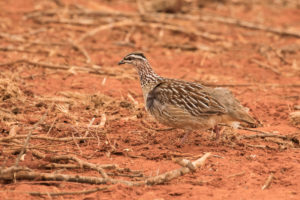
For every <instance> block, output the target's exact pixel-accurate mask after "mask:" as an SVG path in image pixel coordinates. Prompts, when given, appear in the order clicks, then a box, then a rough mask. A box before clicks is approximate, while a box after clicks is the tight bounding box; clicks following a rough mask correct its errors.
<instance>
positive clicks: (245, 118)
mask: <svg viewBox="0 0 300 200" xmlns="http://www.w3.org/2000/svg"><path fill="white" fill-rule="evenodd" d="M118 64H119V65H123V64H129V65H133V66H134V67H135V69H136V70H137V73H138V75H139V80H140V84H141V88H142V92H143V98H144V104H145V109H146V111H147V112H148V113H150V115H152V116H153V117H154V118H155V119H156V120H157V121H158V122H159V123H161V124H163V125H166V126H169V127H172V128H178V129H183V130H184V132H185V135H184V136H183V138H182V140H181V143H180V146H181V144H183V143H184V141H185V139H186V138H187V137H188V135H189V134H190V133H191V132H192V131H193V130H200V131H206V130H208V129H212V130H213V131H214V132H215V133H216V137H217V138H218V137H219V132H220V126H219V125H220V124H225V125H229V126H236V124H237V123H238V124H242V125H248V126H250V127H256V126H257V125H258V123H257V121H256V120H255V119H254V118H253V117H252V116H250V114H249V113H248V109H247V108H245V107H243V106H242V105H241V103H240V102H239V101H238V100H237V99H236V98H235V97H234V95H233V94H232V92H231V91H229V90H228V89H226V88H221V87H216V88H213V87H208V86H205V85H202V84H199V83H195V82H187V81H183V80H178V79H170V78H164V77H161V76H159V75H157V74H156V73H155V72H154V70H153V69H152V67H151V65H150V63H149V61H148V60H147V58H146V57H145V55H144V54H143V53H141V52H133V53H130V54H128V55H126V56H125V57H124V58H123V59H122V60H121V61H120V62H119V63H118Z"/></svg>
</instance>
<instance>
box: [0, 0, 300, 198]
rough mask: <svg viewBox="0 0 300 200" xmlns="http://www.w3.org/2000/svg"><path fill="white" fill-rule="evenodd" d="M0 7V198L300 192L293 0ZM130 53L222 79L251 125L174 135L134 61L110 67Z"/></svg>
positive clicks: (201, 77)
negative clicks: (153, 110)
mask: <svg viewBox="0 0 300 200" xmlns="http://www.w3.org/2000/svg"><path fill="white" fill-rule="evenodd" d="M165 2H168V3H167V4H166V3H165ZM0 10H1V12H0V93H1V94H0V104H1V106H0V134H1V135H0V166H1V168H0V183H1V185H0V188H1V189H0V199H40V198H45V199H85V200H93V199H157V200H158V199H203V198H205V199H232V200H235V199H281V200H282V199H295V200H296V199H300V167H299V166H300V148H299V140H300V119H299V112H300V78H299V77H300V2H299V1H297V0H294V1H293V0H266V1H259V0H252V1H242V0H223V1H221V0H215V1H202V0H198V1H192V0H181V1H178V0H174V1H163V0H156V1H134V0H125V1H121V0H112V1H109V0H102V1H100V0H98V1H93V0H89V1H84V0H52V1H50V0H49V1H46V0H37V1H34V0H26V1H24V0H14V1H13V0H7V1H4V0H2V1H0ZM134 51H141V52H143V53H144V54H145V56H146V57H147V58H148V59H149V62H150V63H151V65H152V66H153V68H154V70H155V71H156V72H157V73H158V74H160V75H161V76H164V77H169V78H177V79H183V80H187V81H194V82H199V83H202V84H205V85H209V86H215V87H220V86H221V87H226V88H228V89H230V90H231V91H232V92H233V93H234V95H235V96H236V97H237V98H238V99H239V100H240V101H241V103H242V104H243V105H244V106H245V107H248V108H249V109H250V113H251V115H253V117H254V118H255V119H257V120H258V121H259V122H260V123H261V126H260V127H258V128H256V129H238V130H232V129H231V128H225V130H224V132H223V134H222V135H221V138H220V139H219V140H216V139H215V137H214V135H213V134H212V133H211V131H210V130H208V131H207V132H199V131H195V132H193V134H191V135H190V137H189V138H188V140H187V141H186V143H185V144H184V145H183V146H182V147H177V146H176V143H178V142H179V141H180V139H181V138H182V137H183V135H184V133H183V131H182V130H174V129H169V128H168V127H164V126H162V125H160V124H159V123H157V122H156V121H155V120H154V119H152V118H151V117H150V116H149V115H148V114H147V113H146V111H145V109H144V102H143V97H142V92H141V88H140V85H139V80H138V76H137V73H136V71H135V69H134V68H133V67H132V66H126V65H125V66H124V65H122V66H118V65H117V63H118V62H119V61H120V60H121V59H122V58H123V57H124V56H125V55H126V54H128V53H131V52H134ZM297 113H298V118H297ZM255 131H256V132H255ZM26 141H27V142H26ZM208 152H210V153H211V154H210V156H209V157H208V158H207V160H206V161H205V163H204V164H203V165H202V166H201V167H199V169H196V171H194V172H191V169H190V168H188V167H189V166H188V165H183V168H182V169H184V170H186V171H187V172H188V171H190V172H188V173H186V174H184V175H183V174H180V173H179V174H178V176H175V177H172V179H171V178H168V177H170V176H171V175H170V174H167V175H165V176H164V173H168V172H170V171H171V170H176V169H180V168H181V167H182V166H180V165H179V164H177V163H176V162H174V161H180V160H181V161H182V160H184V161H186V160H189V161H195V160H197V159H199V158H201V157H202V156H203V155H205V154H206V153H208ZM182 162H183V161H182ZM161 174H162V175H161ZM157 175H161V177H164V178H162V179H161V180H158V179H155V181H153V182H151V184H150V183H149V180H150V179H151V178H152V179H153V177H157ZM169 179H171V180H169ZM101 181H102V182H101ZM147 181H148V182H147ZM96 183H98V184H96ZM133 185H139V186H133Z"/></svg>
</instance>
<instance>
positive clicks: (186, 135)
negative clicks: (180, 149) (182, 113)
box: [179, 130, 191, 146]
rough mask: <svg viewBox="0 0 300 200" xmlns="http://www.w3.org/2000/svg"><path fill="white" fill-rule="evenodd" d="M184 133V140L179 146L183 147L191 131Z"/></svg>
mask: <svg viewBox="0 0 300 200" xmlns="http://www.w3.org/2000/svg"><path fill="white" fill-rule="evenodd" d="M184 133H185V134H184V136H183V138H182V139H181V140H180V143H179V146H182V145H183V144H184V142H185V140H186V139H187V138H188V137H189V135H190V133H191V131H190V130H185V131H184Z"/></svg>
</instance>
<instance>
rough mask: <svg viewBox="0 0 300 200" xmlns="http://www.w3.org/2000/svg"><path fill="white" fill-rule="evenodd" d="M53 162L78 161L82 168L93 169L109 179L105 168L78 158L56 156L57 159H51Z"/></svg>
mask: <svg viewBox="0 0 300 200" xmlns="http://www.w3.org/2000/svg"><path fill="white" fill-rule="evenodd" d="M50 160H51V161H56V162H57V161H58V160H73V161H76V162H77V163H78V164H79V166H80V168H83V167H86V168H89V169H93V170H96V171H97V172H99V173H100V174H101V175H102V177H103V178H106V179H107V178H108V176H107V174H106V172H105V171H104V170H103V168H102V167H101V166H100V165H96V164H93V163H89V162H86V161H83V160H80V159H79V158H77V157H76V156H67V155H63V156H55V157H51V158H50Z"/></svg>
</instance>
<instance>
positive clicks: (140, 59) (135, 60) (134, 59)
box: [119, 53, 147, 66]
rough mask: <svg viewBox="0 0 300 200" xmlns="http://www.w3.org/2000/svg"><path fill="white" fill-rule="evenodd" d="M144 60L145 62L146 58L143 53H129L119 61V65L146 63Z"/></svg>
mask: <svg viewBox="0 0 300 200" xmlns="http://www.w3.org/2000/svg"><path fill="white" fill-rule="evenodd" d="M146 62H147V59H146V57H145V56H144V54H143V53H130V54H128V55H127V56H125V57H124V58H123V59H122V60H121V61H120V62H119V65H122V64H131V65H134V66H138V65H140V64H143V63H146Z"/></svg>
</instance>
